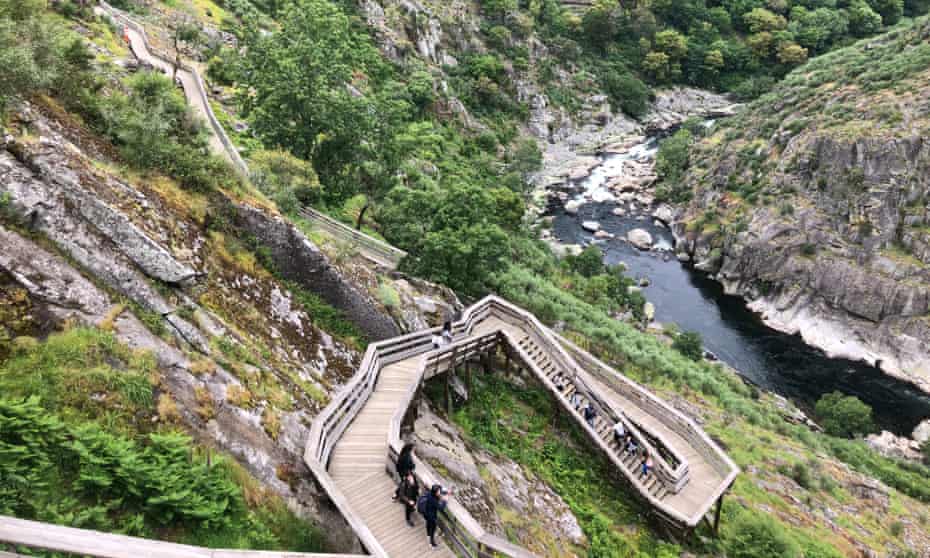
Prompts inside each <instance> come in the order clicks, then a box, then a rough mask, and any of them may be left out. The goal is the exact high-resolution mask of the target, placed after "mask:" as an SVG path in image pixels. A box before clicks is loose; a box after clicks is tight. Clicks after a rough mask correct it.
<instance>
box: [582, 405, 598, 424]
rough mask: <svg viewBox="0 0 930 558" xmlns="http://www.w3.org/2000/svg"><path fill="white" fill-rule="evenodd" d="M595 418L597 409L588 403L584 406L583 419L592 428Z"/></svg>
mask: <svg viewBox="0 0 930 558" xmlns="http://www.w3.org/2000/svg"><path fill="white" fill-rule="evenodd" d="M595 418H597V411H595V410H594V405H592V404H591V403H588V406H587V407H585V408H584V421H585V422H586V423H588V426H590V427H591V428H594V419H595Z"/></svg>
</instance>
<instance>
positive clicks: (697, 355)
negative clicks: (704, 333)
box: [672, 331, 704, 361]
mask: <svg viewBox="0 0 930 558" xmlns="http://www.w3.org/2000/svg"><path fill="white" fill-rule="evenodd" d="M672 348H673V349H675V350H676V351H678V352H679V353H681V354H683V355H685V356H686V357H688V358H690V359H691V360H694V361H700V360H701V359H702V358H704V342H703V341H702V340H701V334H700V333H698V332H696V331H683V332H681V333H679V334H678V335H677V336H676V337H675V340H674V341H673V342H672Z"/></svg>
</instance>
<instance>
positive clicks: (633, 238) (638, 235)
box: [582, 225, 652, 250]
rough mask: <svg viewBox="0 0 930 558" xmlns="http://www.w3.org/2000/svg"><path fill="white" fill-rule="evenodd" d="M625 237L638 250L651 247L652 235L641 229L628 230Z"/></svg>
mask: <svg viewBox="0 0 930 558" xmlns="http://www.w3.org/2000/svg"><path fill="white" fill-rule="evenodd" d="M582 226H584V225H582ZM626 239H627V240H629V241H630V244H632V245H633V246H636V247H637V248H639V249H640V250H648V249H650V248H652V235H651V234H649V233H648V232H646V231H644V230H643V229H633V230H631V231H630V232H628V233H626Z"/></svg>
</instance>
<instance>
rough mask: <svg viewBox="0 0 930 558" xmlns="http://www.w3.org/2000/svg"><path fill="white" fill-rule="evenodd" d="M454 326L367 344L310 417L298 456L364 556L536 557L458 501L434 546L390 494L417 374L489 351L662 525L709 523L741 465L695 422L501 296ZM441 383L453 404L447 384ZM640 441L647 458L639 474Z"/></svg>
mask: <svg viewBox="0 0 930 558" xmlns="http://www.w3.org/2000/svg"><path fill="white" fill-rule="evenodd" d="M453 331H454V332H455V341H454V342H453V343H452V344H451V345H449V346H446V347H443V348H441V349H438V350H434V349H433V348H432V346H431V343H430V339H431V337H432V334H433V333H435V332H436V330H428V331H422V332H418V333H413V334H409V335H405V336H402V337H398V338H396V339H389V340H386V341H381V342H378V343H374V344H372V345H370V346H369V349H368V351H367V352H366V354H365V359H364V360H363V362H362V365H361V366H360V367H359V370H358V372H357V373H356V375H355V376H354V377H353V378H352V379H351V380H350V381H349V382H348V384H347V385H346V386H345V387H344V388H343V390H342V391H340V393H339V394H338V395H337V396H336V397H334V398H333V400H332V402H331V403H330V404H329V405H328V406H327V408H326V409H324V410H323V412H321V413H320V415H319V416H318V417H317V418H316V419H315V420H314V423H313V425H312V427H311V434H310V440H309V442H308V445H307V451H306V453H305V456H304V458H305V461H306V462H307V464H308V465H309V466H310V468H311V470H312V471H313V472H314V474H315V475H316V477H317V481H318V482H319V484H320V485H321V486H322V487H323V489H324V490H325V491H326V492H327V493H328V494H329V496H330V498H331V499H332V501H333V503H334V505H335V506H336V507H337V508H338V509H339V510H340V511H341V512H342V513H343V515H344V516H345V517H346V519H347V521H348V522H349V524H350V525H351V526H352V527H353V529H355V531H356V534H357V535H358V537H359V540H360V542H361V544H362V546H363V547H364V548H365V549H366V550H367V551H368V552H369V553H370V554H372V555H375V556H396V557H407V556H423V555H430V554H433V555H440V556H449V555H451V554H450V551H452V552H454V553H455V555H458V556H469V557H475V558H484V557H493V556H509V557H514V558H528V557H531V556H533V554H531V553H529V552H528V551H526V550H525V549H523V548H520V547H519V546H516V545H513V544H512V543H509V542H508V541H506V540H504V539H502V538H500V537H497V536H495V535H493V534H490V533H487V532H486V531H484V529H483V528H482V527H481V526H480V525H479V524H478V523H477V522H476V521H475V519H474V518H473V517H472V516H471V515H470V514H469V513H468V511H467V510H465V509H464V508H463V507H462V506H461V505H460V504H458V503H457V502H456V501H455V500H454V499H450V502H449V508H448V510H447V511H446V513H444V514H442V516H441V520H440V528H441V530H442V533H443V538H444V542H445V544H446V546H445V547H444V548H442V550H441V551H437V552H433V551H430V550H429V549H428V546H427V541H426V536H425V532H424V530H423V529H422V527H420V528H417V529H411V528H410V527H408V526H407V525H406V524H405V523H404V517H403V509H402V507H401V506H399V505H397V504H393V503H391V500H390V497H391V494H392V493H393V490H394V487H395V484H394V479H393V477H392V476H391V474H390V473H391V472H392V471H393V470H394V461H395V460H396V458H397V454H398V453H399V451H400V447H401V444H402V442H401V437H400V436H401V429H402V427H403V426H404V425H405V424H409V422H410V421H409V420H408V418H409V415H410V410H411V409H412V408H415V402H416V399H417V397H418V393H419V388H420V386H421V384H422V383H423V382H424V381H425V380H427V379H429V378H431V377H434V376H438V375H445V376H446V378H447V379H449V378H451V377H452V376H453V375H456V374H459V372H457V371H458V370H459V369H461V368H462V366H463V365H464V368H465V372H464V373H463V374H461V375H462V376H463V377H464V380H465V382H466V383H468V382H470V381H471V380H470V378H471V366H470V364H469V363H471V362H475V361H478V360H480V361H481V362H482V363H483V364H485V365H486V364H487V357H488V356H489V355H492V354H498V355H499V356H502V358H504V359H505V360H506V363H507V364H506V365H507V366H511V364H516V365H518V366H521V367H523V368H524V369H525V370H526V371H527V372H529V373H531V374H532V375H534V376H535V377H536V379H537V380H538V381H539V382H541V383H542V384H543V385H544V386H545V387H546V388H547V389H548V390H549V391H550V392H551V393H552V394H553V397H555V398H556V400H557V401H558V402H559V404H560V409H561V412H563V413H567V414H568V415H569V416H571V417H572V418H573V419H574V420H576V421H577V422H578V424H579V425H581V427H582V428H584V429H585V431H586V432H587V434H588V436H589V438H590V440H591V442H592V444H594V445H595V446H596V447H597V448H598V449H600V450H601V451H602V452H604V454H605V455H606V456H607V457H608V458H609V459H610V460H611V462H612V463H613V464H614V465H615V466H616V468H617V471H618V473H620V474H621V475H622V476H623V477H624V478H625V479H626V481H627V482H628V484H629V485H630V486H631V488H632V493H633V494H634V495H636V496H637V497H638V498H639V499H641V500H642V501H643V502H644V503H645V505H646V506H647V507H648V508H649V509H650V510H651V512H652V514H653V515H654V517H655V518H656V519H657V520H658V521H659V523H660V524H661V525H662V526H664V527H665V528H666V529H667V530H668V532H669V533H670V534H672V535H673V536H674V535H678V534H687V533H689V532H691V531H692V530H694V529H695V528H696V527H697V525H698V524H699V523H701V522H702V521H705V522H707V524H708V525H710V526H711V528H712V529H714V530H715V531H716V529H717V522H718V521H719V517H720V516H719V511H720V503H721V502H722V499H723V495H724V494H725V492H726V491H727V490H728V489H729V487H730V486H731V485H732V483H733V481H734V479H735V477H736V475H737V474H738V473H739V469H738V468H737V467H736V465H735V464H734V463H733V462H732V461H731V460H730V459H729V458H728V457H727V456H726V455H725V454H724V453H723V452H722V451H721V450H720V448H719V447H717V445H716V444H715V443H714V442H713V441H712V440H711V439H710V438H709V437H708V436H707V435H706V434H705V433H704V432H703V431H701V430H700V429H699V428H698V427H697V426H696V425H695V424H694V423H693V422H692V421H690V420H689V419H687V418H686V417H684V416H683V415H682V414H681V413H679V412H678V411H676V410H675V409H673V408H672V407H670V406H668V405H667V404H665V403H664V402H662V401H661V400H659V399H658V398H657V397H655V396H654V395H653V394H651V393H649V392H648V391H647V390H645V389H644V388H643V387H642V386H639V385H638V384H636V383H634V382H632V381H631V380H629V379H628V378H625V377H624V376H622V375H620V374H619V373H617V372H616V371H614V370H612V369H611V368H610V367H608V366H607V365H605V364H604V363H602V362H600V361H598V360H597V359H595V358H594V357H593V356H591V355H589V354H587V353H586V352H584V351H583V350H581V349H580V348H578V347H576V346H574V345H572V344H571V343H570V342H568V341H567V340H565V339H562V338H561V337H559V336H558V335H556V334H555V333H554V332H552V331H551V330H549V329H548V328H546V327H545V326H543V325H542V324H541V323H540V322H539V321H538V320H537V319H536V318H535V317H534V316H533V315H532V314H529V313H528V312H525V311H523V310H521V309H519V308H517V307H515V306H513V305H511V304H509V303H508V302H506V301H504V300H502V299H500V298H497V297H487V298H485V299H484V300H482V301H480V302H478V303H477V304H475V305H474V306H472V307H470V308H469V309H468V310H467V311H466V312H465V316H464V319H463V320H462V321H460V322H458V323H456V324H455V325H454V330H453ZM448 385H449V383H447V386H448ZM446 393H447V402H449V403H447V404H450V402H451V399H450V396H449V389H448V388H447V392H446ZM586 406H591V407H592V408H593V409H595V411H596V414H597V416H596V418H595V419H594V420H593V421H592V423H591V424H588V423H587V422H586V421H585V420H584V418H583V416H582V413H581V409H583V408H584V407H586ZM618 422H622V423H623V425H624V427H625V429H626V430H627V431H628V432H630V433H631V435H632V436H633V438H634V439H635V440H636V442H637V446H638V448H639V449H638V450H637V451H633V452H630V451H626V449H625V448H621V447H619V445H618V444H617V442H616V441H615V440H614V439H613V427H614V425H615V424H617V423H618ZM643 451H648V452H649V454H650V455H651V456H652V457H653V461H654V469H653V470H652V471H650V472H649V473H648V474H645V475H643V474H641V464H642V461H643V455H644V454H643ZM416 463H417V468H416V475H417V477H418V480H419V481H420V485H421V486H422V487H427V486H431V485H432V484H434V483H436V482H437V481H438V480H439V479H440V477H439V476H438V475H437V474H436V473H435V471H433V470H432V469H431V468H430V466H429V465H428V464H426V463H423V462H420V461H417V462H416ZM714 504H717V509H716V515H715V516H714V517H713V519H711V517H710V514H711V513H712V511H713V510H712V508H713V505H714Z"/></svg>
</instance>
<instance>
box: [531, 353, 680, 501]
mask: <svg viewBox="0 0 930 558" xmlns="http://www.w3.org/2000/svg"><path fill="white" fill-rule="evenodd" d="M518 346H519V347H520V348H521V349H523V351H524V352H525V353H526V354H527V355H528V356H529V358H530V359H531V360H532V362H533V363H534V364H536V365H537V366H538V367H539V369H540V370H542V371H543V372H544V373H545V375H546V377H547V378H548V379H549V380H550V381H551V382H552V385H553V386H554V387H556V389H555V390H554V391H555V392H556V393H557V394H558V396H559V397H561V398H562V399H564V400H565V401H567V402H569V404H570V405H571V407H572V409H573V412H574V413H575V414H577V415H578V416H577V418H578V419H579V420H584V418H583V415H582V412H583V409H584V408H585V407H586V406H587V405H588V404H591V405H594V406H597V403H596V402H594V401H590V400H589V399H588V398H586V397H585V396H584V395H582V394H581V392H580V391H579V389H578V386H577V385H576V384H575V382H574V381H572V380H571V379H570V373H569V372H568V371H566V370H563V369H562V368H561V367H560V366H558V365H557V364H555V363H554V362H553V361H552V359H551V358H549V356H548V355H547V353H546V351H544V350H543V349H542V348H541V347H540V346H539V345H538V344H537V343H536V342H535V341H534V340H533V339H532V338H531V337H530V336H528V335H527V336H525V337H523V338H522V339H521V340H520V341H519V342H518ZM559 386H561V389H558V387H559ZM576 394H577V396H576V397H575V399H572V396H573V395H576ZM615 424H616V423H613V422H609V421H607V420H606V419H604V415H603V414H602V413H600V412H599V413H598V414H597V416H596V417H595V418H594V426H593V429H594V431H595V432H596V433H597V435H598V437H599V438H600V439H601V440H602V441H603V442H604V445H606V446H607V447H608V448H610V451H611V452H613V454H614V455H615V456H616V457H617V458H618V459H619V460H620V461H621V462H622V463H623V466H624V468H625V469H626V470H627V471H629V472H630V473H631V475H632V476H633V477H634V478H635V479H636V482H638V483H639V485H640V490H642V491H644V492H646V493H648V494H650V495H652V496H653V497H655V498H656V499H657V500H658V501H660V502H661V501H662V500H663V499H664V498H665V497H666V496H668V495H669V493H670V492H671V490H670V489H669V488H668V486H667V485H666V483H665V482H663V481H662V480H660V479H659V477H658V476H657V475H656V474H655V473H651V474H649V475H647V476H645V477H643V476H642V475H640V470H641V466H642V462H643V453H642V448H639V447H637V449H636V450H634V451H631V452H626V451H624V448H622V447H620V443H619V442H618V441H617V440H616V438H615V437H614V433H613V428H614V425H615Z"/></svg>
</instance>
